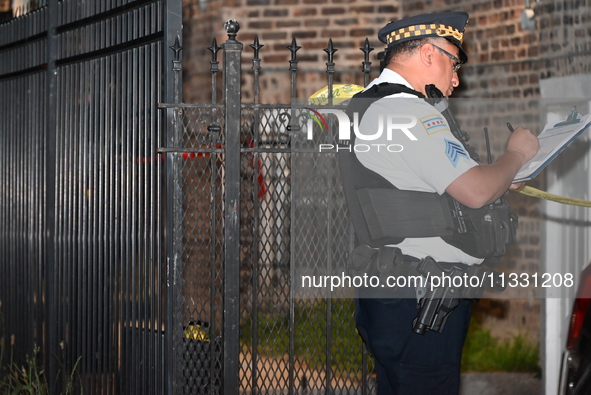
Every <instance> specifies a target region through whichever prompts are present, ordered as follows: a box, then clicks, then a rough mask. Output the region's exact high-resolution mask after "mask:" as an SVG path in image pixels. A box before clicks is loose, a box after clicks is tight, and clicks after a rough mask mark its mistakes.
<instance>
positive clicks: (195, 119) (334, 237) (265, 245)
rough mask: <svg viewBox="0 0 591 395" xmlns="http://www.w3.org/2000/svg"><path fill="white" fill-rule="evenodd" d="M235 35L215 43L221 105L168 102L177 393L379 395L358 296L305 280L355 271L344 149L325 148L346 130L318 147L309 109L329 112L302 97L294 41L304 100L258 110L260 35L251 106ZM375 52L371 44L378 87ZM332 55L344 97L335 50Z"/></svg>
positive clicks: (292, 68)
mask: <svg viewBox="0 0 591 395" xmlns="http://www.w3.org/2000/svg"><path fill="white" fill-rule="evenodd" d="M225 28H226V31H227V33H228V40H227V41H225V42H224V43H223V44H222V45H221V46H219V47H218V45H217V42H216V41H215V39H214V40H213V42H212V45H211V47H210V48H209V49H210V50H211V52H212V61H211V74H212V98H213V100H212V103H208V104H179V103H168V104H161V108H163V109H166V110H167V111H169V114H170V116H171V117H172V119H173V120H174V130H175V132H174V136H175V137H174V139H172V140H170V141H168V145H166V146H165V147H163V148H161V149H160V152H162V153H165V154H166V163H167V164H169V165H170V169H171V171H170V172H169V173H168V182H169V185H174V191H170V190H169V191H170V192H172V193H173V194H174V198H173V199H171V200H170V201H169V206H168V211H167V219H168V220H167V223H168V226H167V230H168V234H169V236H170V239H169V240H170V248H171V251H173V254H172V256H173V257H174V264H173V265H174V267H173V270H174V273H175V276H174V284H175V287H176V288H175V290H174V291H173V293H174V295H177V296H178V297H179V299H178V301H177V302H175V303H174V307H173V309H174V311H173V315H174V317H173V319H172V322H173V326H174V328H175V329H176V330H175V333H174V334H173V339H172V342H173V347H174V349H175V356H176V358H175V359H174V361H173V363H174V364H175V366H174V368H173V370H174V372H176V374H175V375H174V378H173V380H174V385H173V386H174V387H175V388H179V389H181V388H182V391H181V392H183V393H202V392H204V393H221V392H223V393H225V394H238V393H244V394H249V393H251V394H255V393H261V394H316V393H325V394H369V393H374V392H375V385H374V380H373V374H372V362H371V360H370V358H369V357H368V354H367V353H366V351H365V350H364V349H363V345H362V342H361V340H360V338H359V336H358V335H357V333H356V329H355V326H354V317H353V314H354V313H353V310H354V309H353V301H352V299H351V296H352V293H351V292H350V290H349V289H345V288H343V289H342V290H340V294H337V293H330V292H329V291H328V289H325V288H317V289H309V290H303V289H302V287H301V286H300V284H299V281H300V280H298V278H300V277H301V275H302V274H303V273H307V274H320V275H322V274H328V273H332V272H335V271H337V272H338V271H339V270H341V271H344V270H345V261H346V258H347V254H348V251H350V249H351V247H350V246H351V243H352V240H351V238H352V233H351V231H350V229H349V222H348V220H347V215H346V208H345V204H344V197H343V193H342V190H341V186H340V182H339V174H338V167H337V165H336V158H335V153H334V152H333V153H319V152H318V148H317V147H318V144H320V143H335V142H336V140H337V136H336V133H335V132H334V130H333V129H335V128H331V127H329V128H328V129H327V130H324V131H323V133H318V130H316V132H315V133H314V136H313V139H312V140H309V139H308V138H307V131H308V128H309V125H308V123H307V122H306V119H307V118H306V111H308V110H309V109H312V107H314V108H317V109H318V108H319V107H318V106H315V105H312V104H310V103H298V100H297V98H296V93H295V92H296V90H297V74H298V60H297V51H298V50H299V47H298V45H297V43H296V41H295V39H294V40H293V41H292V43H291V46H290V47H289V50H290V51H291V61H290V64H289V70H286V73H288V74H289V76H290V78H291V91H292V101H291V102H290V103H286V104H261V103H259V92H260V88H259V74H260V72H261V59H260V57H259V51H260V50H261V48H262V45H261V44H260V43H259V41H258V38H255V40H254V43H253V44H251V45H250V47H251V48H252V49H253V53H254V57H253V60H252V73H253V74H252V81H253V86H252V91H253V92H254V96H253V97H254V99H253V102H252V103H241V81H242V80H244V79H243V78H242V77H244V76H243V74H242V73H244V71H243V70H244V69H243V67H242V65H241V58H242V51H243V44H242V43H240V42H239V41H237V39H236V36H237V33H238V28H239V25H238V23H237V22H236V21H228V22H227V23H226V26H225ZM177 50H178V49H177ZM220 50H221V53H222V54H223V62H224V63H223V66H222V68H221V70H220V69H219V67H218V64H219V62H218V52H219V51H220ZM371 50H372V48H370V47H369V44H368V42H367V41H366V45H365V47H364V48H363V49H362V51H363V52H364V53H365V60H364V61H363V62H362V63H363V73H364V76H365V81H366V82H367V81H368V79H369V74H370V73H371V69H370V68H369V64H370V62H369V53H370V52H371ZM325 51H326V53H327V57H328V62H327V74H328V79H327V84H328V85H329V90H332V86H333V74H334V71H335V64H334V61H333V55H334V52H336V48H334V47H333V46H332V42H331V41H329V43H328V48H327V49H325ZM219 72H222V75H223V77H224V78H223V86H222V87H221V90H222V95H221V96H222V102H220V103H218V102H216V98H217V97H218V96H219V95H218V93H219V87H218V86H217V80H218V79H217V78H216V75H217V74H218V73H219ZM329 107H330V108H334V107H335V106H333V105H331V106H329ZM337 107H338V106H337ZM341 108H342V107H341ZM326 118H327V119H328V122H333V121H334V120H332V119H330V117H329V116H328V115H327V116H326ZM335 296H337V297H335ZM183 329H184V331H183Z"/></svg>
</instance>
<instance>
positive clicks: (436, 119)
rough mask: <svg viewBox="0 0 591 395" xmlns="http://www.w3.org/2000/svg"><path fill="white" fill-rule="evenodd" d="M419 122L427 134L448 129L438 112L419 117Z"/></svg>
mask: <svg viewBox="0 0 591 395" xmlns="http://www.w3.org/2000/svg"><path fill="white" fill-rule="evenodd" d="M421 123H422V124H423V127H424V128H425V131H426V132H427V134H433V133H438V132H446V131H449V127H448V126H447V124H446V123H445V121H444V120H443V118H442V117H441V115H439V114H431V115H427V116H426V117H422V118H421Z"/></svg>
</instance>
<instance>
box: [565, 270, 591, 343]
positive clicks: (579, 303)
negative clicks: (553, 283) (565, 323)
mask: <svg viewBox="0 0 591 395" xmlns="http://www.w3.org/2000/svg"><path fill="white" fill-rule="evenodd" d="M590 304H591V265H589V266H587V267H586V268H585V270H583V272H582V273H581V282H580V283H579V289H578V290H577V298H576V299H575V302H574V304H573V313H572V316H571V320H570V327H569V329H568V340H567V342H566V348H567V349H569V350H574V349H576V347H577V342H578V341H579V337H580V335H581V329H582V328H583V322H585V316H586V314H587V311H588V309H589V305H590Z"/></svg>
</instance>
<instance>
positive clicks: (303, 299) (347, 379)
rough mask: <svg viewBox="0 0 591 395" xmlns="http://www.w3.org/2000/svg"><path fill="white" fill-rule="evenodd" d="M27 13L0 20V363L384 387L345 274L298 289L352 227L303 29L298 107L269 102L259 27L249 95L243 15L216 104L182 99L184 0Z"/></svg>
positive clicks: (214, 382)
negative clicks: (246, 98) (308, 90)
mask: <svg viewBox="0 0 591 395" xmlns="http://www.w3.org/2000/svg"><path fill="white" fill-rule="evenodd" d="M28 11H29V12H28V13H26V14H24V15H22V16H20V17H18V18H15V19H11V20H9V21H7V22H5V23H1V24H0V128H1V130H0V152H1V153H2V158H3V164H2V165H1V166H0V180H1V183H2V186H3V187H2V191H1V192H0V243H1V244H0V303H1V304H0V311H1V312H2V317H3V318H4V321H0V337H2V338H3V339H4V342H0V346H1V347H2V354H0V358H1V359H2V360H3V362H4V365H3V366H6V365H5V363H6V361H7V359H8V356H9V355H10V356H13V358H14V359H13V360H14V361H15V362H16V363H17V364H19V365H20V364H23V363H24V362H25V358H26V357H25V356H26V355H27V354H29V355H31V353H32V352H33V351H34V349H35V347H37V346H38V347H39V350H40V351H39V353H38V354H37V360H36V362H37V363H38V364H39V365H43V366H44V368H45V375H46V377H47V380H48V382H49V386H50V388H51V389H52V393H59V392H60V390H61V389H63V388H64V387H65V386H66V381H67V380H68V377H67V374H64V373H70V372H72V371H73V370H74V369H75V372H76V374H75V375H74V376H73V377H74V378H75V385H76V387H77V388H83V389H84V393H88V394H164V393H168V394H181V393H182V394H201V393H208V394H214V393H216V394H217V393H224V394H238V393H244V394H256V393H266V394H284V393H285V394H316V393H325V394H369V393H373V392H375V388H374V387H375V386H374V381H373V375H372V364H371V360H370V358H369V357H368V355H367V353H366V352H365V350H364V349H363V345H362V343H361V340H360V339H359V337H358V336H357V334H356V330H355V328H354V319H353V302H352V300H351V299H350V296H351V293H350V290H348V289H344V288H343V289H342V290H340V291H339V292H340V293H338V294H335V293H332V294H331V293H329V292H328V290H327V289H325V288H314V289H309V290H307V291H306V292H303V291H302V287H301V286H299V285H298V276H300V275H301V274H302V273H308V274H319V275H322V274H327V273H330V272H333V271H335V270H337V271H338V270H341V269H342V270H344V262H345V260H346V256H347V252H348V251H349V250H350V248H351V247H350V245H351V237H352V236H351V232H350V230H349V225H348V221H347V220H346V211H345V205H344V198H343V194H342V191H341V188H340V183H339V181H338V179H339V175H338V169H337V166H336V161H335V155H334V153H332V154H331V153H322V154H319V153H318V150H317V148H316V147H317V146H318V144H320V143H333V142H334V141H336V136H335V133H334V131H333V128H330V127H329V128H328V129H327V130H324V131H323V133H318V131H315V132H314V137H313V139H312V140H310V139H308V138H307V137H306V136H307V130H308V128H309V127H310V126H309V125H310V124H309V123H307V122H306V117H305V116H304V115H303V114H305V111H304V110H306V109H310V108H314V106H313V105H310V104H309V103H303V104H302V103H297V99H296V93H295V92H296V90H297V75H298V66H297V65H298V61H297V51H298V50H299V47H298V46H297V43H296V41H295V40H293V41H292V43H291V46H290V47H289V50H290V51H291V61H290V64H289V70H286V73H287V74H289V75H290V78H291V91H292V95H291V96H292V98H293V99H292V101H291V102H290V103H286V104H261V103H259V94H258V92H259V74H260V72H261V59H260V58H259V51H260V49H261V48H262V46H261V45H260V44H259V42H258V40H255V42H254V43H253V44H252V45H250V47H251V48H252V49H253V51H254V58H253V64H252V66H253V68H252V73H253V75H252V76H253V82H254V83H253V86H252V89H253V91H254V92H255V94H254V101H253V102H252V103H242V102H241V81H242V77H243V73H244V71H243V67H242V64H241V57H242V52H243V44H242V43H240V42H239V41H237V40H236V34H237V33H238V24H237V23H236V22H234V21H232V22H228V23H227V24H226V31H227V33H228V40H226V41H225V42H224V43H222V44H221V45H220V46H218V45H217V43H216V42H215V40H214V41H213V43H212V46H211V48H210V49H211V52H212V60H211V75H212V102H211V103H208V104H181V103H180V97H181V88H180V80H181V77H180V76H181V71H182V70H181V67H180V65H181V53H182V48H181V46H180V42H179V37H180V26H181V21H180V16H181V14H182V13H181V5H180V2H179V1H176V0H175V1H164V0H160V1H155V0H136V1H124V0H119V1H116V0H113V1H111V2H95V3H92V4H90V3H82V2H73V1H58V0H48V1H47V3H42V4H40V5H39V6H38V8H36V9H30V10H28ZM371 50H372V49H371V48H369V45H368V44H367V43H366V46H365V48H363V52H364V53H365V61H364V62H363V72H364V75H365V81H366V82H367V80H368V78H369V73H370V69H369V61H368V55H369V52H370V51H371ZM325 51H326V53H327V57H328V62H327V75H328V79H327V84H328V85H329V87H332V85H333V74H334V72H335V64H334V62H333V54H334V52H335V51H336V49H335V48H333V47H332V43H331V42H329V44H328V48H327V49H326V50H325ZM219 54H222V55H223V63H222V65H221V67H220V65H219V62H218V55H219ZM218 75H221V77H222V81H221V87H219V86H218V80H219V78H218ZM220 93H221V95H220ZM218 97H222V100H221V101H219V102H218V99H217V98H218ZM158 103H160V105H159V106H158V105H157V104H158ZM158 107H159V108H160V109H158ZM327 119H328V121H329V122H332V120H331V119H330V117H328V116H327ZM334 296H337V297H336V298H335V297H334ZM60 373H61V374H60ZM3 375H5V371H4V372H0V380H1V379H2V378H3V377H5V376H3Z"/></svg>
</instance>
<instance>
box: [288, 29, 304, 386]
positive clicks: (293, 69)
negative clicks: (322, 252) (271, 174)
mask: <svg viewBox="0 0 591 395" xmlns="http://www.w3.org/2000/svg"><path fill="white" fill-rule="evenodd" d="M300 48H301V47H299V46H298V45H297V43H296V39H295V38H293V39H292V41H291V45H290V46H289V47H287V49H289V51H290V52H291V60H290V61H289V71H290V75H291V103H292V104H293V103H295V101H296V97H297V72H298V60H297V51H298V50H299V49H300ZM295 118H296V117H295V112H294V110H293V108H292V109H291V121H290V123H291V124H290V125H289V132H290V135H291V136H295V135H296V133H297V132H298V131H299V128H298V125H297V121H295ZM294 141H295V139H292V143H291V145H290V147H291V152H290V156H289V157H290V165H289V168H290V171H291V179H292V182H291V185H290V189H289V190H290V194H291V196H290V201H291V202H292V204H291V208H290V217H291V218H292V221H290V226H291V234H292V235H294V234H296V232H295V229H294V224H295V221H293V218H295V204H293V202H295V201H296V200H295V199H294V196H295V185H294V184H295V183H294V182H293V180H295V179H296V177H297V172H296V169H295V167H294V166H292V164H293V161H294V156H295V150H296V147H295V144H294ZM290 249H291V250H290V255H291V256H292V257H294V256H296V251H295V243H293V242H292V243H291V244H290ZM289 278H290V279H292V280H293V279H294V278H295V265H290V268H289ZM294 303H295V297H294V290H293V283H292V284H290V287H289V372H288V377H289V392H288V393H289V394H294V393H295V371H294V370H295V305H294Z"/></svg>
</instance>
